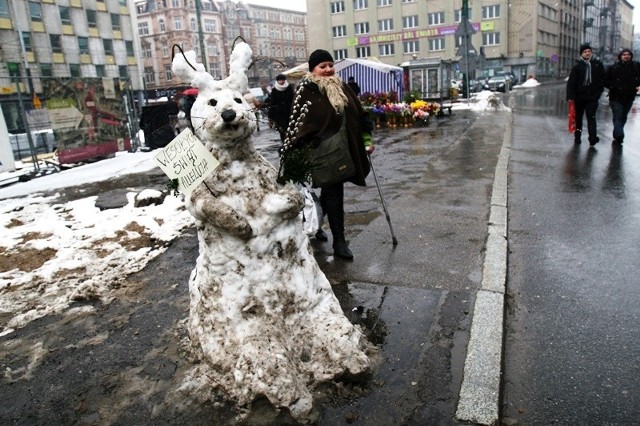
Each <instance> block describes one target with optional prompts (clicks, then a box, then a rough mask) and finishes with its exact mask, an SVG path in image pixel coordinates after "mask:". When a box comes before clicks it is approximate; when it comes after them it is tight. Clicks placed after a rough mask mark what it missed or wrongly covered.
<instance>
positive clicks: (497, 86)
mask: <svg viewBox="0 0 640 426" xmlns="http://www.w3.org/2000/svg"><path fill="white" fill-rule="evenodd" d="M484 89H485V90H491V91H492V92H503V93H506V92H508V91H510V90H511V79H510V78H509V77H507V76H504V75H495V76H493V77H491V78H490V79H489V80H487V82H486V83H485V84H484Z"/></svg>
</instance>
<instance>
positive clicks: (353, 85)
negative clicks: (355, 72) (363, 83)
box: [347, 77, 360, 96]
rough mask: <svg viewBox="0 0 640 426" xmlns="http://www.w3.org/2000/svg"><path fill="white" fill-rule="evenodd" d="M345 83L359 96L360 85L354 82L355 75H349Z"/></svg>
mask: <svg viewBox="0 0 640 426" xmlns="http://www.w3.org/2000/svg"><path fill="white" fill-rule="evenodd" d="M347 84H348V85H349V87H351V90H353V93H355V94H356V96H360V86H359V85H358V83H356V79H355V77H349V78H348V80H347Z"/></svg>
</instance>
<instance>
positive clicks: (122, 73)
mask: <svg viewBox="0 0 640 426" xmlns="http://www.w3.org/2000/svg"><path fill="white" fill-rule="evenodd" d="M118 76H119V77H120V78H121V79H123V80H126V79H127V78H129V70H128V69H127V66H126V65H118Z"/></svg>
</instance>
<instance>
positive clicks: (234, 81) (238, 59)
mask: <svg viewBox="0 0 640 426" xmlns="http://www.w3.org/2000/svg"><path fill="white" fill-rule="evenodd" d="M252 55H253V51H252V50H251V48H250V47H249V45H248V44H247V43H245V42H244V41H243V42H240V43H238V44H237V45H236V46H235V47H234V48H233V52H231V59H230V61H229V77H227V78H226V81H227V83H228V85H229V87H230V88H231V89H235V90H237V91H239V92H240V93H244V92H246V91H247V89H248V87H249V81H248V79H247V71H248V70H249V66H250V65H251V56H252Z"/></svg>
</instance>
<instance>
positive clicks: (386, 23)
mask: <svg viewBox="0 0 640 426" xmlns="http://www.w3.org/2000/svg"><path fill="white" fill-rule="evenodd" d="M378 31H380V32H382V31H393V19H380V20H379V21H378Z"/></svg>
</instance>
